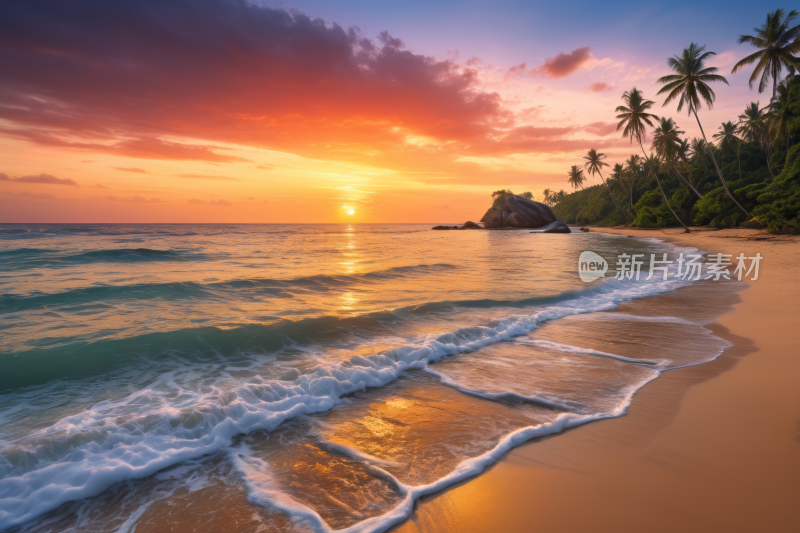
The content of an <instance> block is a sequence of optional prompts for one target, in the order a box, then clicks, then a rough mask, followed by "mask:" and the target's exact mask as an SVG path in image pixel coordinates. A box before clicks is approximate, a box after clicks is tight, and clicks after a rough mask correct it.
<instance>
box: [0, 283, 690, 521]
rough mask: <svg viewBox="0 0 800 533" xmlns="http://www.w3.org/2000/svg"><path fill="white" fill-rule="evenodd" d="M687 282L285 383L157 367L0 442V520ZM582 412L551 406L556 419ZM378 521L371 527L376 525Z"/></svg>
mask: <svg viewBox="0 0 800 533" xmlns="http://www.w3.org/2000/svg"><path fill="white" fill-rule="evenodd" d="M687 284H688V283H687V282H682V281H678V280H672V279H671V280H668V281H656V282H652V283H634V282H615V281H612V280H609V282H606V283H599V284H597V285H596V287H597V289H594V292H593V293H590V294H584V295H582V296H579V297H576V298H572V299H568V300H565V301H562V302H559V303H558V304H556V305H551V306H548V307H545V308H543V309H540V310H537V311H536V312H535V313H533V314H513V315H508V316H505V317H503V318H500V319H498V320H495V321H493V322H492V323H490V324H487V325H483V326H470V327H463V328H457V329H454V330H452V331H449V332H446V333H432V334H426V335H421V336H417V337H415V338H413V339H410V340H409V342H408V343H407V344H405V345H403V346H400V347H396V348H393V349H390V350H386V351H384V352H381V353H376V354H373V355H355V356H352V357H350V358H349V359H346V360H343V361H332V360H324V361H320V362H319V364H318V365H317V366H316V367H315V368H313V369H312V370H311V371H310V372H309V373H306V374H304V375H300V376H298V377H296V378H295V379H293V380H291V381H289V380H280V379H269V380H264V379H261V378H258V377H256V378H249V379H248V380H238V381H237V380H236V379H234V378H233V376H232V375H231V374H226V375H225V376H224V385H223V384H222V383H217V382H209V383H205V384H203V385H202V386H201V387H198V388H196V390H188V389H186V388H184V387H183V386H182V385H181V384H179V383H178V382H177V381H176V380H175V372H167V373H164V374H162V375H161V376H160V377H159V378H158V379H157V380H156V381H154V382H153V383H152V384H150V385H149V386H147V387H146V388H144V389H142V390H140V391H137V392H135V393H133V394H130V395H128V396H126V397H124V398H121V399H116V400H108V401H103V402H100V403H98V404H95V405H94V406H92V407H91V408H89V409H87V410H85V411H82V412H80V413H76V414H73V415H71V416H67V417H65V418H63V419H61V420H59V421H58V422H57V423H55V424H53V425H52V426H49V427H47V428H43V429H40V430H37V431H34V432H32V433H30V434H29V435H27V436H25V437H24V438H21V439H16V440H15V441H14V442H8V443H6V444H7V445H6V446H5V447H4V449H3V450H2V451H1V452H0V529H4V528H8V527H11V526H14V525H16V524H21V523H23V522H26V521H28V520H31V519H33V518H35V517H36V516H39V515H40V514H42V513H44V512H47V511H49V510H52V509H54V508H56V507H58V506H59V505H61V504H62V503H64V502H67V501H70V500H76V499H80V498H85V497H88V496H91V495H94V494H98V493H99V492H101V491H103V490H105V489H106V488H107V487H109V486H110V485H112V484H113V483H116V482H119V481H122V480H125V479H135V478H142V477H147V476H150V475H152V474H154V473H155V472H157V471H159V470H161V469H163V468H165V467H167V466H170V465H173V464H175V463H177V462H180V461H183V460H187V459H192V458H196V457H199V456H201V455H204V454H207V453H211V452H213V451H217V450H220V449H222V448H224V447H227V446H230V445H231V443H232V440H233V438H234V437H235V436H236V435H240V434H247V433H250V432H252V431H254V430H268V431H269V430H274V429H275V428H276V427H277V426H278V425H279V424H281V423H282V422H284V421H286V420H288V419H290V418H293V417H297V416H299V415H302V414H310V413H315V412H322V411H327V410H329V409H331V408H332V407H333V406H335V405H336V404H337V403H338V402H340V401H341V399H342V398H343V397H344V396H346V395H349V394H352V393H354V392H356V391H359V390H363V389H365V388H367V387H381V386H383V385H385V384H387V383H389V382H391V381H393V380H395V379H397V378H398V376H400V375H401V374H402V373H403V372H405V371H407V370H410V369H424V368H426V367H427V366H428V365H429V364H431V363H434V362H436V361H438V360H440V359H442V358H444V357H446V356H450V355H456V354H460V353H465V352H470V351H474V350H477V349H479V348H481V347H483V346H488V345H490V344H494V343H499V342H504V341H509V340H512V339H513V338H514V337H517V336H519V335H524V334H527V333H529V332H531V331H532V330H533V329H535V328H536V327H537V325H539V324H541V323H543V322H545V321H548V320H557V319H559V318H563V317H566V316H570V315H576V314H582V313H590V312H596V311H603V310H610V309H613V308H615V307H616V306H617V305H618V304H619V303H620V302H621V301H624V300H629V299H632V298H638V297H643V296H648V295H652V294H658V293H661V292H667V291H671V290H674V289H676V288H678V287H681V286H684V285H687ZM187 370H193V369H192V368H191V367H187ZM532 397H535V396H532ZM540 399H544V398H540ZM551 403H553V404H555V403H556V402H555V401H552V402H551ZM562 407H568V406H567V405H566V404H564V405H562ZM573 407H576V406H573ZM586 416H590V415H586ZM583 417H584V415H577V414H575V413H570V414H568V415H562V418H559V420H560V422H558V423H557V424H556V426H557V427H558V428H561V427H564V426H563V424H566V423H567V421H577V420H584V418H583ZM556 426H552V427H553V428H556ZM542 427H543V426H542ZM549 427H550V426H548V428H549ZM553 430H554V431H555V430H557V429H553ZM539 431H545V430H544V429H542V428H528V429H527V430H525V431H523V432H522V433H514V434H512V435H510V436H508V437H506V438H505V439H504V440H503V441H502V442H501V444H499V445H498V447H497V448H495V451H493V452H492V453H490V454H489V455H487V456H486V457H484V458H483V459H481V458H478V459H476V460H470V461H467V462H466V463H464V464H462V466H460V467H459V468H458V469H457V470H456V472H453V473H452V474H451V475H449V476H447V478H446V480H440V481H439V482H437V483H435V484H433V485H431V486H428V487H427V488H420V489H414V490H411V489H409V493H408V494H409V495H410V496H409V497H410V498H411V500H410V501H413V499H415V498H416V497H418V495H419V494H424V493H427V492H426V491H428V490H430V491H432V490H434V487H443V486H446V485H447V484H449V483H452V482H453V481H452V480H453V479H463V477H460V476H465V477H467V476H469V475H474V474H472V473H470V472H476V469H477V471H480V469H482V468H483V467H484V466H485V465H486V464H489V462H491V461H493V460H494V459H495V455H493V454H497V453H502V452H500V451H499V450H505V449H507V448H504V447H508V448H510V447H511V446H512V445H514V443H516V442H517V441H518V440H519V439H522V440H527V439H528V438H531V436H534V435H536V434H538V433H537V432H539ZM546 431H549V429H547V430H546ZM481 457H483V456H481ZM463 465H466V466H463ZM478 465H483V466H480V467H479V466H478ZM435 490H439V489H438V488H437V489H435ZM409 505H410V504H409ZM398 509H400V510H397V509H396V510H395V511H393V512H397V513H400V514H396V516H398V517H399V516H401V515H402V516H405V515H406V514H407V512H406V511H403V510H402V509H405V504H402V505H401V506H400V508H398ZM393 516H395V515H393ZM380 523H381V524H383V525H381V527H384V526H385V524H386V522H385V521H382V522H380ZM375 524H376V525H377V524H378V523H377V522H376V523H375ZM364 525H365V527H367V526H368V524H364Z"/></svg>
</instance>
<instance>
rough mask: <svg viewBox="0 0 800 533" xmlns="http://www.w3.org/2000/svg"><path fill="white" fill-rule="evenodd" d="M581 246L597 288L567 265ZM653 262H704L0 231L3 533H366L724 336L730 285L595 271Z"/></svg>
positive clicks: (510, 249) (498, 246)
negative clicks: (598, 261)
mask: <svg viewBox="0 0 800 533" xmlns="http://www.w3.org/2000/svg"><path fill="white" fill-rule="evenodd" d="M585 250H590V251H593V252H595V253H597V254H599V255H600V256H602V257H603V258H605V259H606V260H607V261H608V263H609V265H610V266H611V270H610V271H609V273H608V274H607V276H606V278H605V279H602V280H598V281H595V282H592V283H584V282H582V281H581V280H580V278H579V276H578V268H577V267H578V265H577V263H578V257H579V255H580V254H581V252H583V251H585ZM664 252H666V253H669V254H670V257H671V258H674V257H675V256H676V255H677V254H679V253H681V252H683V253H702V251H697V250H696V249H690V248H678V247H677V246H675V245H672V244H668V243H665V242H662V241H660V240H658V239H655V238H654V239H634V238H625V237H620V236H614V235H607V234H598V233H593V232H589V233H572V234H568V235H563V234H534V233H531V232H530V231H527V230H503V231H477V230H475V231H470V230H466V231H431V230H430V225H418V224H369V225H368V224H364V225H360V224H353V225H347V224H330V225H191V224H183V225H44V224H43V225H37V224H14V225H0V317H1V320H0V364H1V365H2V366H0V530H8V531H15V532H16V531H20V532H21V531H37V532H38V531H47V532H56V531H80V532H131V531H136V532H138V533H141V532H149V531H152V532H155V531H171V530H174V531H209V532H212V531H215V532H216V531H223V530H224V531H243V532H244V531H320V532H324V531H331V530H347V531H383V530H385V529H387V528H388V527H390V526H391V525H393V524H396V523H398V522H400V521H402V520H403V519H404V518H405V517H407V516H408V515H409V513H410V512H411V511H412V508H413V503H414V501H415V500H416V499H417V498H418V497H419V496H421V495H424V494H429V493H432V492H435V491H438V490H441V489H442V488H444V487H446V486H448V485H450V484H452V483H455V482H457V481H460V480H462V479H466V478H468V477H470V476H474V475H477V474H479V473H480V472H481V471H482V470H483V469H485V468H487V467H489V466H490V465H491V464H492V463H493V462H495V461H496V460H497V459H498V458H500V457H501V456H502V455H503V454H504V453H505V452H506V451H508V450H509V449H511V448H512V447H514V446H516V445H519V444H521V443H523V442H526V441H529V440H531V439H535V438H538V437H541V436H544V435H552V434H554V433H558V432H560V431H563V430H565V429H566V428H569V427H574V426H578V425H581V424H585V423H587V422H591V421H595V420H600V419H604V418H610V417H617V416H622V415H624V413H625V411H626V409H627V407H628V406H629V405H630V403H631V401H633V398H634V395H635V393H636V391H637V390H639V389H640V388H641V387H643V386H645V384H646V383H648V382H649V381H651V380H654V379H657V378H658V376H659V375H661V374H662V373H663V372H665V371H669V370H670V369H674V368H677V367H681V366H686V365H694V364H700V363H703V362H706V361H710V360H712V359H714V358H716V357H717V356H718V355H720V354H721V353H722V352H723V351H724V350H725V349H727V348H728V347H729V345H728V343H727V342H726V341H724V340H722V339H720V338H718V337H716V336H714V335H713V334H712V333H711V332H710V331H709V329H708V328H706V327H705V326H706V325H707V324H709V323H710V322H712V321H713V320H714V319H715V318H716V317H717V316H719V315H720V314H721V313H723V312H725V311H726V310H727V309H728V308H729V306H730V305H731V303H732V302H734V301H735V298H736V296H735V292H736V291H737V290H740V289H741V288H742V287H741V284H739V283H735V282H714V281H705V280H701V281H694V282H690V281H685V280H682V279H678V278H676V277H675V276H674V275H673V274H674V271H672V272H671V274H670V276H669V278H668V279H667V280H663V279H662V278H661V274H660V273H659V274H658V275H656V276H654V277H653V278H652V279H650V280H645V279H644V277H646V276H642V279H640V280H639V281H636V280H633V279H630V280H628V279H625V280H617V279H614V278H613V274H614V272H613V268H614V266H613V265H614V264H615V263H616V261H617V256H618V255H619V254H621V253H628V254H633V253H642V254H646V255H645V257H647V258H649V256H650V254H651V253H657V254H659V257H660V255H661V254H662V253H664ZM646 267H647V265H645V272H646V271H647V268H646ZM656 295H660V296H658V297H659V298H660V300H659V304H658V305H652V304H651V303H648V302H653V301H654V300H653V298H654V297H656ZM556 438H557V437H556Z"/></svg>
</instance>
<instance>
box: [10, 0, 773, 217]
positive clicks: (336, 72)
mask: <svg viewBox="0 0 800 533" xmlns="http://www.w3.org/2000/svg"><path fill="white" fill-rule="evenodd" d="M432 4H435V5H432ZM778 7H782V6H780V5H767V4H761V3H758V2H744V1H726V2H722V1H714V2H711V1H709V2H688V1H676V2H629V1H610V2H605V3H602V4H600V3H598V2H589V1H580V2H575V1H562V2H538V1H537V2H531V1H527V2H523V1H510V0H494V1H492V2H476V1H456V0H444V1H438V2H435V3H432V2H429V1H418V0H410V1H405V2H402V3H401V2H392V3H390V2H375V1H366V0H339V1H330V0H327V1H321V0H296V1H290V2H274V1H256V0H254V1H251V2H244V1H240V0H136V1H133V0H127V1H126V0H120V1H116V2H109V1H107V0H73V1H71V2H64V1H61V0H11V1H7V2H2V3H0V222H63V223H112V222H136V223H156V222H171V223H199V222H202V223H342V222H354V223H398V222H429V223H442V222H452V223H461V222H464V221H466V220H473V221H477V220H479V219H480V218H481V216H482V215H483V213H484V212H485V210H486V209H487V208H488V206H489V203H490V194H491V192H492V191H494V190H497V189H502V188H509V189H511V190H513V191H514V192H517V193H521V192H523V191H530V192H532V193H533V195H534V198H535V199H538V200H541V199H542V196H543V190H544V189H546V188H549V189H554V190H558V189H565V190H569V189H568V187H567V184H566V183H565V180H566V172H567V170H568V169H569V167H570V166H571V165H575V164H581V163H583V160H582V157H583V155H584V154H585V153H586V151H587V150H589V149H590V148H596V149H597V150H598V151H600V152H603V153H604V154H606V161H607V162H608V163H610V164H611V165H613V164H614V163H617V162H622V161H623V160H624V159H626V158H627V157H628V156H629V155H630V154H633V153H640V152H639V149H638V148H637V147H636V146H632V145H631V144H630V142H629V141H628V140H627V139H623V138H622V137H621V136H620V134H619V132H617V131H616V121H615V116H616V113H615V112H614V110H615V108H616V106H618V105H620V104H621V101H620V96H621V95H622V93H623V92H624V91H626V90H629V89H630V88H632V87H634V86H636V87H638V88H639V89H640V90H642V91H643V92H644V94H645V96H646V97H647V98H649V99H652V100H654V101H656V106H655V107H654V112H655V113H656V114H658V115H663V116H669V117H672V118H674V119H675V120H676V122H677V123H678V125H679V127H680V129H682V130H684V131H685V132H686V134H687V136H689V137H693V136H698V135H699V129H698V127H697V124H696V122H694V120H693V119H692V118H690V117H689V116H687V115H686V113H685V111H684V112H682V113H678V112H677V110H676V109H675V105H673V104H670V105H669V106H667V107H662V103H663V97H662V96H657V95H656V93H657V91H658V89H659V86H658V84H657V83H656V80H657V79H658V78H659V77H661V76H663V75H666V74H668V73H669V69H668V67H667V66H666V59H667V57H669V56H671V55H674V54H678V53H680V52H681V50H682V49H683V48H685V47H687V46H688V45H689V43H691V42H692V41H696V42H698V43H700V44H703V45H706V46H707V49H708V50H711V51H714V52H716V53H717V55H716V56H714V57H713V58H712V60H711V61H710V65H712V66H717V67H719V69H720V72H719V73H720V74H723V75H724V76H726V77H727V79H728V81H729V83H730V85H729V86H728V85H723V84H716V85H715V86H714V87H713V88H714V90H715V92H716V96H717V99H716V102H715V104H714V108H713V109H711V110H709V109H707V108H705V107H704V108H703V109H701V110H700V119H701V120H702V121H703V126H704V128H705V130H706V133H707V134H708V135H709V136H710V135H712V134H713V132H715V131H716V130H717V129H718V128H719V125H720V123H722V122H723V121H727V120H733V121H736V120H737V116H738V115H739V114H740V113H741V112H742V110H743V109H744V107H745V106H746V105H747V103H749V102H750V101H756V100H760V101H761V103H762V104H764V103H766V102H768V100H769V93H762V94H760V95H759V94H758V93H757V90H756V88H753V89H749V87H748V78H749V76H750V70H749V69H745V70H744V71H743V72H739V73H737V74H733V75H732V74H731V73H730V71H731V68H732V66H733V65H734V64H735V63H736V62H737V61H738V60H739V59H741V58H742V57H745V56H746V55H749V54H751V53H752V52H754V51H755V49H753V48H751V47H749V46H747V45H737V44H736V40H737V37H738V36H739V35H740V34H743V33H744V34H751V33H753V28H754V27H755V26H759V25H761V24H763V22H764V19H765V18H766V14H767V12H768V11H771V10H774V9H776V8H778ZM648 140H649V139H648ZM595 183H600V178H599V177H592V178H590V180H589V184H595Z"/></svg>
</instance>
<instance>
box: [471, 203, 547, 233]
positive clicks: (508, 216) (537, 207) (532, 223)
mask: <svg viewBox="0 0 800 533" xmlns="http://www.w3.org/2000/svg"><path fill="white" fill-rule="evenodd" d="M557 221H558V218H556V216H555V215H554V214H553V212H552V211H551V210H550V208H549V207H547V206H546V205H544V204H541V203H539V202H534V201H533V200H526V199H525V198H522V197H521V196H509V197H507V198H506V199H505V202H503V207H502V209H499V210H494V209H491V208H490V209H489V210H488V211H487V212H486V214H485V215H483V218H482V219H481V222H483V225H484V227H486V228H541V227H543V226H546V225H548V224H551V223H553V222H557Z"/></svg>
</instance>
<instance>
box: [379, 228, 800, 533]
mask: <svg viewBox="0 0 800 533" xmlns="http://www.w3.org/2000/svg"><path fill="white" fill-rule="evenodd" d="M692 229H693V232H692V233H689V234H685V233H683V229H682V228H680V229H660V230H640V229H627V228H596V227H592V228H591V230H592V231H595V232H603V233H616V234H620V235H628V236H634V237H647V238H653V237H655V238H659V239H664V240H666V241H669V242H672V243H675V244H679V245H690V246H696V247H698V248H702V249H705V250H709V251H712V252H722V253H730V254H738V253H740V252H744V253H745V254H748V255H753V254H755V253H756V252H759V253H761V255H762V256H764V260H763V262H762V265H761V273H760V275H759V279H758V280H756V281H754V282H753V281H750V280H748V281H747V283H748V287H747V288H746V289H745V290H742V291H739V292H738V293H737V294H738V296H739V299H740V301H739V302H738V303H736V304H735V305H734V306H733V307H734V308H733V310H730V311H728V312H725V313H724V314H722V315H721V316H719V317H718V318H717V319H716V320H715V321H714V322H712V323H711V324H709V325H707V326H706V327H707V328H708V329H711V330H712V332H713V333H714V334H715V335H717V336H719V337H722V338H724V339H726V340H728V341H729V342H731V344H733V347H732V348H730V349H729V350H727V351H726V352H724V353H723V354H722V355H720V356H719V357H717V358H716V359H715V360H713V361H711V362H708V363H703V364H700V365H696V366H691V367H685V368H680V369H675V370H670V371H667V372H665V373H664V374H662V376H661V377H659V379H657V380H655V381H653V382H651V383H649V384H647V385H646V386H645V387H644V388H642V389H640V390H639V391H638V392H637V394H636V396H635V398H634V400H633V402H632V404H631V406H630V408H629V409H628V413H627V414H626V415H624V416H622V417H620V418H616V419H610V420H604V421H599V422H593V423H590V424H587V425H584V426H580V427H577V428H574V429H571V430H567V431H565V432H562V433H560V434H555V435H552V436H550V437H544V438H541V439H536V440H534V441H531V442H529V443H526V444H523V445H521V446H519V447H518V448H515V449H513V450H511V451H510V452H508V453H507V454H505V455H504V456H503V457H502V458H501V459H500V460H499V461H498V462H497V463H495V464H494V465H492V466H491V467H489V468H487V469H486V470H485V471H484V472H483V473H481V474H479V475H478V476H476V477H473V478H471V479H469V480H466V481H463V482H461V483H459V484H456V485H453V486H451V487H449V488H447V489H445V490H443V491H441V492H439V493H436V494H433V495H430V496H424V497H422V498H421V499H420V500H419V501H418V502H417V504H416V505H415V509H414V512H413V513H412V515H411V517H410V518H409V519H407V520H406V521H404V522H403V523H401V524H399V525H398V526H396V527H395V528H393V529H391V531H396V532H403V533H413V532H420V533H422V532H433V531H453V532H455V531H475V532H479V531H487V532H489V531H530V530H531V529H535V530H537V531H583V530H587V529H588V530H592V531H642V530H647V531H665V532H666V531H676V530H686V531H717V530H725V531H757V530H763V531H797V530H798V529H800V515H798V514H797V513H796V511H795V507H796V502H797V501H798V499H800V387H798V386H797V383H800V358H798V357H797V356H796V352H797V351H798V342H797V341H796V340H795V339H796V334H795V332H794V329H793V328H792V326H793V325H794V326H795V327H796V322H797V316H798V312H800V304H798V303H797V302H798V301H799V300H798V296H800V281H798V279H797V276H795V275H796V274H798V273H800V272H799V270H800V269H799V268H798V262H800V237H798V236H791V235H770V234H769V233H767V232H766V231H765V230H747V229H731V230H713V229H708V228H692ZM553 437H555V438H553Z"/></svg>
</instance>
